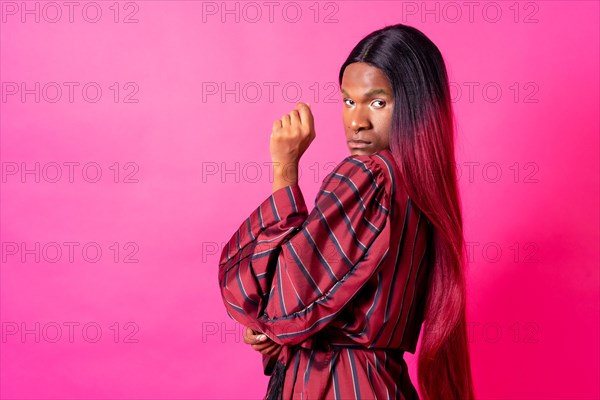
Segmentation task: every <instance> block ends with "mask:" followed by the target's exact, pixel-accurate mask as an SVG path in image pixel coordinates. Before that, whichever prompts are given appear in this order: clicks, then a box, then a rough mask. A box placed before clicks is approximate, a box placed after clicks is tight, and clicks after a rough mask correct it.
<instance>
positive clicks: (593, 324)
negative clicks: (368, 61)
mask: <svg viewBox="0 0 600 400" xmlns="http://www.w3.org/2000/svg"><path fill="white" fill-rule="evenodd" d="M73 4H74V5H72V6H69V5H66V4H64V3H63V2H56V3H47V2H36V1H27V2H12V1H3V2H1V3H0V6H1V9H2V24H1V26H0V45H1V48H0V57H1V61H0V81H1V82H2V100H1V103H0V107H1V122H0V130H1V143H0V144H1V153H0V155H1V161H2V163H1V167H2V170H1V171H2V182H1V184H2V188H1V196H0V200H1V232H0V233H1V244H2V265H1V270H0V272H1V276H0V281H1V306H0V311H1V314H0V320H1V322H2V340H1V343H0V346H1V347H0V349H1V352H0V385H1V388H0V397H1V398H3V399H42V398H44V399H45V398H61V399H100V398H102V399H215V398H220V399H221V398H222V399H227V398H228V399H234V398H236V399H239V398H254V399H259V398H261V397H262V396H263V394H264V392H265V389H266V385H267V382H268V377H267V376H264V375H263V372H262V364H261V359H260V354H259V353H257V352H255V351H254V350H252V349H251V348H250V347H249V346H247V345H245V344H244V343H243V341H242V336H241V335H242V328H243V327H242V326H240V325H239V324H237V323H235V322H234V321H233V320H231V319H230V318H229V317H228V316H227V315H226V313H225V308H224V306H223V304H222V301H221V297H220V293H219V288H218V280H217V270H218V259H219V254H220V252H221V250H222V248H223V245H224V243H225V242H226V241H227V240H228V239H229V237H230V235H231V234H232V233H233V232H234V230H235V229H237V227H238V226H239V225H240V224H241V222H242V221H243V220H244V219H245V218H246V217H247V216H248V215H249V213H250V212H251V211H252V210H254V209H255V207H257V206H258V204H260V202H262V201H263V200H264V199H265V198H266V197H267V196H268V195H269V194H270V193H271V180H270V177H269V166H268V162H269V161H270V157H269V148H268V143H269V134H270V132H271V126H272V123H273V121H274V120H275V119H278V118H280V117H281V115H282V114H283V113H287V112H289V111H290V110H291V109H292V108H293V107H294V106H295V103H296V101H309V102H311V103H312V108H313V111H314V114H315V121H316V131H317V138H316V140H315V141H314V142H313V144H312V146H311V147H310V149H309V150H308V151H307V153H306V154H305V156H304V158H303V159H302V161H301V173H302V176H301V179H300V185H301V187H302V189H303V191H304V195H305V199H306V200H307V203H308V204H309V206H312V204H313V200H314V196H315V194H316V191H317V189H318V187H319V184H320V182H321V181H322V180H323V178H324V177H325V175H326V174H327V173H328V172H329V171H330V170H331V168H332V167H333V165H335V164H337V163H338V162H339V161H341V160H342V159H343V158H344V157H345V156H347V155H348V150H347V148H346V145H345V142H344V133H343V129H342V125H341V107H342V102H341V99H340V96H339V95H338V94H337V92H336V90H337V74H338V71H339V67H340V65H341V64H342V62H343V61H344V59H345V57H346V56H347V54H348V53H349V51H350V50H351V48H352V47H353V46H354V45H355V44H356V43H357V42H358V41H359V40H360V39H361V38H362V37H363V36H365V35H366V34H368V33H370V32H371V31H373V30H375V29H378V28H381V27H383V26H385V25H388V24H394V23H399V22H400V23H405V24H408V25H413V26H415V27H417V28H419V29H421V30H422V31H423V32H424V33H425V34H426V35H428V36H429V37H430V38H431V39H432V40H433V41H434V42H435V43H436V44H437V45H438V47H439V48H440V50H441V51H442V53H443V55H444V57H445V59H446V61H447V65H448V69H449V74H450V80H451V81H452V85H453V89H452V90H453V96H454V107H455V112H456V116H457V120H458V126H459V129H458V143H457V154H458V165H457V167H458V168H459V172H460V186H461V191H462V202H463V207H464V218H465V230H466V240H467V242H468V243H469V248H470V250H471V252H470V260H469V261H470V263H469V295H470V297H469V309H468V312H469V315H468V321H469V327H470V330H469V334H470V342H471V346H472V363H473V371H474V379H475V385H476V392H477V396H478V398H479V399H549V398H552V399H597V398H599V396H600V394H599V384H598V374H599V359H598V357H599V347H598V343H599V334H598V315H599V309H598V308H599V307H598V298H599V297H598V295H599V293H598V283H599V276H598V265H599V259H598V254H599V249H598V244H599V235H598V230H599V227H598V222H599V215H598V179H599V176H598V171H599V164H598V149H599V143H598V131H599V116H598V112H599V111H598V110H599V98H598V85H599V82H598V76H599V66H598V60H599V53H598V49H599V34H598V26H599V21H598V19H599V18H598V15H599V6H598V2H594V1H539V2H474V3H471V4H472V5H468V4H466V2H464V3H463V2H449V3H445V2H426V3H423V2H395V1H385V2H366V1H363V2H361V1H348V2H292V3H288V2H275V3H274V5H269V4H268V3H265V2H256V3H246V2H227V3H222V2H201V1H169V2H167V1H135V2H112V1H97V2H74V3H73ZM469 7H472V8H469ZM405 357H406V360H407V362H408V364H409V367H410V374H411V378H412V380H413V382H414V383H415V385H416V384H417V375H416V369H415V360H416V358H415V356H413V355H411V354H408V353H407V354H406V356H405Z"/></svg>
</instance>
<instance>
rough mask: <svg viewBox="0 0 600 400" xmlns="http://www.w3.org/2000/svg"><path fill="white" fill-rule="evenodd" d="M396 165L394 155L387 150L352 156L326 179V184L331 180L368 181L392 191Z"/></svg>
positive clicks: (345, 159)
mask: <svg viewBox="0 0 600 400" xmlns="http://www.w3.org/2000/svg"><path fill="white" fill-rule="evenodd" d="M394 165H395V162H394V160H393V156H392V153H391V152H390V151H389V150H387V149H384V150H380V151H378V152H375V153H373V154H364V155H358V154H354V155H350V156H347V157H346V158H344V159H343V160H342V161H341V162H340V163H339V164H338V165H337V166H336V167H335V168H334V170H333V171H332V172H331V173H330V174H329V175H328V176H327V177H326V178H325V182H324V184H325V183H327V182H328V181H330V180H334V181H335V180H340V179H352V180H358V181H365V180H367V181H370V182H371V183H372V184H374V185H376V186H380V185H381V186H382V187H383V186H385V187H386V188H388V189H391V188H392V187H393V186H395V183H394V180H395V179H394V175H395V174H394V168H395V167H394Z"/></svg>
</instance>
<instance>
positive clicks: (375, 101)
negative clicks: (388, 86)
mask: <svg viewBox="0 0 600 400" xmlns="http://www.w3.org/2000/svg"><path fill="white" fill-rule="evenodd" d="M377 102H380V103H383V104H382V105H381V106H380V107H377V108H381V107H383V106H385V101H383V100H373V103H377Z"/></svg>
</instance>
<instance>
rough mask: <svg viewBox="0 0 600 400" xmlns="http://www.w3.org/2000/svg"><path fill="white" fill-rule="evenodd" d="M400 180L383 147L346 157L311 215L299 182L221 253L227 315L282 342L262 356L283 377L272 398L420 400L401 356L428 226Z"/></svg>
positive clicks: (421, 288) (418, 289)
mask: <svg viewBox="0 0 600 400" xmlns="http://www.w3.org/2000/svg"><path fill="white" fill-rule="evenodd" d="M400 179H401V176H400V173H399V170H398V167H397V165H396V163H395V160H394V158H393V156H392V153H391V152H390V150H389V148H386V149H383V150H380V151H378V152H376V153H373V154H370V155H351V156H348V157H346V158H345V159H344V160H342V162H340V163H339V164H338V165H337V166H336V168H335V169H334V170H333V171H332V172H331V173H330V174H329V175H328V176H327V177H326V178H325V180H324V181H323V183H322V185H321V187H320V189H319V192H318V194H317V197H316V199H315V207H314V209H313V210H312V211H311V212H310V213H308V211H307V207H306V203H305V201H304V198H303V195H302V192H301V190H300V187H299V186H298V185H297V184H294V185H289V186H286V187H283V188H280V189H278V190H277V191H275V192H273V193H272V194H271V195H270V196H269V197H267V198H266V199H265V200H264V201H263V202H262V203H261V204H260V205H259V206H258V207H257V208H256V209H255V210H254V211H253V212H252V213H251V214H250V216H249V217H248V218H247V219H246V220H245V221H244V222H243V223H242V224H241V225H240V227H239V229H238V230H237V231H236V232H235V233H234V235H233V236H232V237H231V239H230V240H229V241H228V243H227V245H226V246H225V248H224V249H223V252H222V254H221V259H220V263H219V284H220V288H221V294H222V298H223V302H224V305H225V308H226V310H227V314H228V315H229V316H230V317H231V318H233V319H234V320H236V321H238V322H240V323H241V324H243V325H245V326H250V327H251V328H253V329H255V330H258V331H261V332H264V333H265V334H266V335H267V336H269V337H270V338H271V339H272V340H273V341H275V342H277V343H280V344H282V345H284V347H283V348H282V351H281V353H280V355H279V357H278V359H277V360H274V359H270V358H269V357H268V356H265V355H263V369H264V373H265V374H266V375H271V374H273V369H274V367H276V366H277V365H278V366H279V367H278V368H277V367H276V368H277V371H278V372H277V373H278V374H283V376H279V377H278V378H279V379H280V387H279V388H272V387H271V386H273V385H275V384H274V383H272V382H271V384H270V387H269V395H270V397H269V398H271V397H275V396H274V395H273V393H274V392H275V391H278V393H276V394H277V395H278V396H282V397H283V398H284V399H302V400H306V399H311V400H312V399H322V398H326V399H355V398H356V399H358V398H362V399H417V398H418V395H417V392H416V390H415V386H414V385H413V384H412V382H411V380H410V378H409V376H408V371H407V366H406V362H405V361H404V358H403V353H404V351H409V352H411V353H413V354H414V352H415V350H416V345H417V340H418V337H419V333H420V330H421V324H422V322H423V311H424V302H425V290H426V284H427V276H428V273H429V268H428V259H429V257H428V253H429V251H428V246H427V245H428V242H429V241H430V232H431V229H432V228H431V226H430V224H429V222H428V221H427V218H426V216H425V215H424V214H423V213H422V212H421V211H420V210H419V209H418V208H417V207H416V206H415V205H414V204H413V202H412V199H411V198H410V197H409V196H408V195H407V193H406V191H405V190H404V189H403V186H402V185H401V184H400V183H401V182H400ZM271 380H272V381H273V380H274V378H273V377H272V379H271ZM281 385H282V387H281Z"/></svg>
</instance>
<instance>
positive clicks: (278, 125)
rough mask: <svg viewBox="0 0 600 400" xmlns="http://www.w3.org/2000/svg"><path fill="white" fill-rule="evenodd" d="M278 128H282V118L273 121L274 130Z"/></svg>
mask: <svg viewBox="0 0 600 400" xmlns="http://www.w3.org/2000/svg"><path fill="white" fill-rule="evenodd" d="M277 129H281V120H280V119H278V120H275V122H273V128H272V130H273V131H274V130H277Z"/></svg>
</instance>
